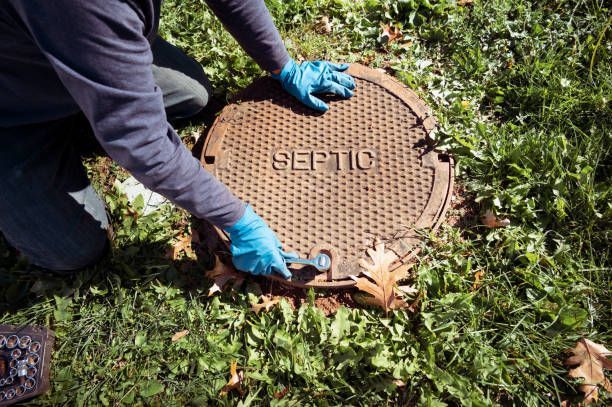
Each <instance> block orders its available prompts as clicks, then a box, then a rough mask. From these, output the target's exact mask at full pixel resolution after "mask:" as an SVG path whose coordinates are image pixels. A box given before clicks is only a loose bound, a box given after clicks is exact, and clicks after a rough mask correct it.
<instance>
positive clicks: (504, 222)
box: [482, 210, 510, 228]
mask: <svg viewBox="0 0 612 407" xmlns="http://www.w3.org/2000/svg"><path fill="white" fill-rule="evenodd" d="M482 223H483V225H485V226H486V227H488V228H505V227H506V226H510V219H507V218H506V219H499V218H498V217H497V216H496V215H495V213H493V211H491V210H488V211H486V212H485V214H484V215H483V216H482Z"/></svg>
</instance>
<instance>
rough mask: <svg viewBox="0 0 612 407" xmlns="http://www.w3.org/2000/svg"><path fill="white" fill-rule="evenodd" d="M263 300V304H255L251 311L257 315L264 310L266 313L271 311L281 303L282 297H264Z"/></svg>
mask: <svg viewBox="0 0 612 407" xmlns="http://www.w3.org/2000/svg"><path fill="white" fill-rule="evenodd" d="M261 299H262V302H261V304H253V305H252V306H251V311H253V312H255V313H256V314H259V312H260V311H261V310H264V311H266V312H268V311H270V308H272V307H273V306H275V305H276V304H278V303H279V302H280V300H281V297H271V296H269V295H262V296H261Z"/></svg>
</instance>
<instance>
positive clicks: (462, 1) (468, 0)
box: [457, 0, 474, 6]
mask: <svg viewBox="0 0 612 407" xmlns="http://www.w3.org/2000/svg"><path fill="white" fill-rule="evenodd" d="M473 3H474V0H457V5H458V6H471V5H472V4H473Z"/></svg>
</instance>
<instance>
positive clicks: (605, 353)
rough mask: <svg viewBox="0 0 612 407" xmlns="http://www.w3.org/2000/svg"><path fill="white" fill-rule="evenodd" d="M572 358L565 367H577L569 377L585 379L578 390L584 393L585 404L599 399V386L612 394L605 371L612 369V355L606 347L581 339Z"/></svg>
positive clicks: (568, 359) (571, 371)
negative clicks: (610, 357) (611, 357)
mask: <svg viewBox="0 0 612 407" xmlns="http://www.w3.org/2000/svg"><path fill="white" fill-rule="evenodd" d="M570 352H571V353H572V356H570V357H569V358H567V360H566V361H565V365H566V366H568V367H572V366H575V367H573V368H571V369H570V370H569V373H568V374H569V376H570V377H571V378H574V379H583V382H582V383H581V384H580V385H579V386H578V390H579V391H580V392H582V393H584V400H583V402H584V404H585V405H587V404H591V403H592V402H594V401H597V399H598V398H599V385H601V386H602V387H603V388H604V389H606V391H608V392H612V384H610V381H609V380H608V378H607V377H606V374H605V373H604V369H607V370H610V369H612V360H610V359H608V357H609V356H611V355H612V352H610V351H609V350H608V349H606V348H605V346H603V345H600V344H598V343H595V342H591V341H589V340H588V339H584V338H582V339H580V340H579V341H578V342H576V346H575V347H574V348H573V349H571V350H570Z"/></svg>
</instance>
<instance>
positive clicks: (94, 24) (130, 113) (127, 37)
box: [16, 0, 244, 228]
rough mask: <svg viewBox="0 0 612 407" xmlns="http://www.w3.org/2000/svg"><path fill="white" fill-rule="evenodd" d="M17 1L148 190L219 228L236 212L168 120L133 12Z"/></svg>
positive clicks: (107, 144) (110, 2) (104, 138)
mask: <svg viewBox="0 0 612 407" xmlns="http://www.w3.org/2000/svg"><path fill="white" fill-rule="evenodd" d="M16 4H17V5H16V8H17V12H18V13H19V14H20V16H21V18H22V19H23V22H24V25H25V27H26V28H27V30H28V31H29V33H30V35H31V37H32V40H33V41H34V42H35V43H36V44H37V45H38V47H39V48H40V50H41V51H42V53H43V54H44V55H45V56H46V58H47V59H48V60H49V62H50V64H51V65H52V66H53V69H54V70H55V71H56V72H57V75H58V76H59V78H60V80H61V81H62V83H63V85H64V86H65V87H66V89H67V90H68V92H69V93H70V95H71V96H72V97H73V98H74V100H75V101H76V103H77V104H78V106H79V107H80V108H81V110H82V111H83V112H84V113H85V115H86V117H87V119H88V120H89V123H90V124H91V126H92V128H93V130H94V134H95V136H96V138H97V139H98V141H99V142H100V144H101V145H102V147H103V148H104V150H105V151H106V152H107V153H108V154H109V155H110V157H111V158H113V159H114V160H115V161H117V162H118V163H119V164H120V165H121V166H123V167H124V168H125V169H127V170H128V171H129V172H130V173H132V175H133V176H134V177H135V178H136V179H138V180H139V181H140V182H142V183H143V184H144V185H145V186H147V187H148V188H150V189H151V190H153V191H156V192H158V193H160V194H161V195H163V196H165V197H167V198H168V199H170V200H171V201H172V202H174V203H175V204H177V205H178V206H181V207H182V208H185V209H186V210H188V211H189V212H191V213H192V214H193V215H195V216H197V217H199V218H203V219H207V220H208V221H210V222H211V223H213V224H215V225H217V226H219V227H221V228H225V227H228V226H231V225H233V224H234V223H235V222H236V221H237V220H238V219H239V218H240V217H241V216H242V214H243V213H244V204H243V203H242V202H241V201H240V200H239V199H238V198H236V197H235V196H234V195H233V194H232V193H231V192H230V191H229V190H228V189H227V188H226V187H225V186H224V185H223V184H222V183H221V182H219V181H218V180H217V179H216V178H214V177H213V176H212V175H211V174H210V173H208V172H207V171H205V170H204V169H203V168H202V166H201V165H200V163H199V162H198V160H197V159H195V158H194V157H193V156H192V155H191V153H190V152H189V150H188V149H187V148H186V147H185V146H184V145H183V144H182V143H181V140H180V138H179V137H178V135H177V134H176V132H175V131H174V129H173V128H172V127H171V126H170V124H168V122H167V119H166V114H165V110H164V104H163V98H162V94H161V91H160V89H159V88H158V87H157V86H156V85H155V82H154V79H153V73H152V69H151V64H152V60H153V56H152V53H151V47H150V45H149V42H148V41H147V39H146V37H145V26H144V22H143V21H142V20H141V18H139V15H138V13H137V11H136V10H134V9H133V8H132V7H131V6H129V5H128V4H127V3H126V2H123V1H119V0H105V1H95V2H94V1H92V2H90V1H73V0H54V1H48V0H29V1H23V2H16Z"/></svg>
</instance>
